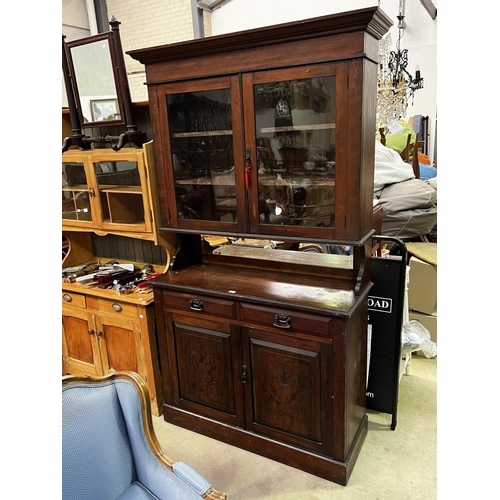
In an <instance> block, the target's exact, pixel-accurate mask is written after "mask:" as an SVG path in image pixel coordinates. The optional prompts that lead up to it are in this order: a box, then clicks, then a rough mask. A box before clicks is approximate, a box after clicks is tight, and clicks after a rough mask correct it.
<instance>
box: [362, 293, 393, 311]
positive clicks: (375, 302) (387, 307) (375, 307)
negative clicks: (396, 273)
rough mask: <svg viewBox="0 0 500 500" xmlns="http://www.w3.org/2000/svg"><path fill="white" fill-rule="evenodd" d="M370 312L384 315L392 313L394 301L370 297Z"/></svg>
mask: <svg viewBox="0 0 500 500" xmlns="http://www.w3.org/2000/svg"><path fill="white" fill-rule="evenodd" d="M368 310H371V311H378V312H384V313H389V314H390V313H391V312H392V299H388V298H386V297H371V296H370V297H368Z"/></svg>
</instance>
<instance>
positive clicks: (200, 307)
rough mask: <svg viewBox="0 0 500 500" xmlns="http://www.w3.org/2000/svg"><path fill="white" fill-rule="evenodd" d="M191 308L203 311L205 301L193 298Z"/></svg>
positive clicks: (190, 302) (190, 303)
mask: <svg viewBox="0 0 500 500" xmlns="http://www.w3.org/2000/svg"><path fill="white" fill-rule="evenodd" d="M189 309H191V310H192V311H197V312H201V311H203V301H201V300H200V299H191V300H190V301H189Z"/></svg>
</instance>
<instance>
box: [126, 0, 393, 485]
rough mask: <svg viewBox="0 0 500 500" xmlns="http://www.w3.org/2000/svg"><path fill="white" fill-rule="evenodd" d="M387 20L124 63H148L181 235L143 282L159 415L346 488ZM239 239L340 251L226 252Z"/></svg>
mask: <svg viewBox="0 0 500 500" xmlns="http://www.w3.org/2000/svg"><path fill="white" fill-rule="evenodd" d="M391 24H392V23H391V21H390V19H389V18H388V17H387V16H386V15H385V14H384V13H383V12H382V11H381V10H380V9H378V8H375V7H373V8H366V9H361V10H358V11H353V12H347V13H342V14H335V15H331V16H325V17H321V18H316V19H310V20H305V21H300V22H293V23H288V24H284V25H278V26H270V27H265V28H259V29H255V30H250V31H244V32H240V33H233V34H227V35H221V36H215V37H209V38H206V39H200V40H194V41H188V42H180V43H175V44H170V45H165V46H160V47H152V48H145V49H139V50H133V51H130V52H128V54H129V55H131V56H132V57H133V58H134V59H137V60H138V61H140V62H142V63H143V64H144V65H145V68H146V84H147V85H148V91H149V104H150V112H151V120H152V129H153V134H154V137H155V144H154V146H155V157H156V170H157V177H158V188H159V192H160V214H161V222H160V227H161V228H162V229H164V230H165V231H171V232H172V233H174V234H176V235H177V236H178V239H179V240H178V241H179V245H178V247H177V251H176V253H175V255H173V256H172V262H171V264H170V269H169V271H168V272H167V273H165V274H164V275H162V276H161V277H159V278H157V279H156V280H154V282H153V286H154V294H155V308H156V317H157V321H158V332H159V339H158V340H159V347H160V360H161V365H162V380H163V392H164V407H163V415H164V418H165V420H166V421H168V422H171V423H174V424H176V425H181V426H184V427H187V428H189V429H191V430H194V431H196V432H201V433H204V434H207V435H209V436H211V437H215V438H217V439H220V440H222V441H225V442H228V443H230V444H233V445H235V446H239V447H242V448H245V449H247V450H249V451H252V452H254V453H259V454H262V455H264V456H266V457H269V458H272V459H275V460H278V461H281V462H283V463H286V464H289V465H291V466H294V467H297V468H300V469H303V470H305V471H307V472H310V473H312V474H316V475H318V476H321V477H324V478H326V479H329V480H332V481H335V482H337V483H339V484H343V485H345V484H346V483H347V481H348V479H349V476H350V474H351V472H352V469H353V467H354V464H355V462H356V459H357V457H358V455H359V452H360V449H361V446H362V444H363V441H364V439H365V436H366V433H367V416H366V408H365V392H366V356H367V298H368V292H369V290H370V288H371V286H372V284H371V282H370V255H371V236H372V234H373V229H372V228H373V168H374V155H375V126H376V120H375V102H376V81H377V64H378V40H380V39H381V38H382V36H383V35H384V34H385V33H386V32H387V31H388V29H389V27H390V25H391ZM200 235H203V237H200ZM207 236H208V237H210V236H211V237H216V236H226V237H229V238H230V239H229V240H228V242H231V243H230V244H226V245H222V246H220V247H218V246H216V247H211V246H210V245H209V244H208V243H207V241H209V240H208V238H207ZM252 238H264V239H268V240H280V241H284V242H287V243H288V244H290V245H292V247H293V245H296V246H298V245H299V244H300V243H310V244H314V243H328V244H332V245H347V246H352V247H353V255H350V256H339V255H317V256H315V257H312V256H311V254H308V253H305V252H296V251H294V250H291V249H287V250H284V249H280V250H270V249H267V248H245V247H241V246H240V247H238V246H237V245H236V244H234V243H233V241H234V240H235V239H240V240H241V239H243V240H247V239H252ZM288 248H291V247H288Z"/></svg>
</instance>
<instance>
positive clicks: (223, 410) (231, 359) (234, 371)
mask: <svg viewBox="0 0 500 500" xmlns="http://www.w3.org/2000/svg"><path fill="white" fill-rule="evenodd" d="M172 316H173V317H172V320H173V321H172V323H171V324H170V328H171V329H172V331H171V332H170V339H169V340H168V342H169V343H170V344H171V345H172V346H175V351H176V362H177V365H178V366H177V367H172V368H173V369H171V370H170V375H171V376H172V377H174V383H173V384H172V387H173V392H174V394H173V396H174V398H173V399H174V406H178V407H180V408H182V409H184V410H186V411H191V412H194V413H197V414H199V415H203V416H206V417H208V418H213V419H215V420H218V421H221V422H225V423H228V424H232V425H237V426H240V427H242V426H243V404H242V384H241V379H240V376H241V371H240V367H241V364H240V362H239V361H238V360H239V359H240V342H239V334H238V328H237V327H236V326H234V325H228V324H226V323H218V322H212V321H206V320H202V321H200V319H199V318H190V317H187V316H178V315H175V314H174V315H172Z"/></svg>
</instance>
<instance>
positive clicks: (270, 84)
mask: <svg viewBox="0 0 500 500" xmlns="http://www.w3.org/2000/svg"><path fill="white" fill-rule="evenodd" d="M320 71H321V70H320ZM322 71H325V70H324V69H323V70H322ZM310 73H312V74H311V75H310V76H309V74H310ZM295 74H296V75H298V76H299V77H298V78H294V79H286V78H283V79H277V80H275V81H269V80H268V81H266V80H265V79H266V74H261V75H259V76H257V77H256V78H254V80H253V96H254V109H255V144H256V148H257V154H256V159H257V179H258V199H259V202H258V206H259V209H258V211H259V215H258V217H259V222H258V224H259V225H260V226H261V228H260V230H261V232H265V231H266V229H265V226H269V225H273V226H300V227H303V228H317V227H325V228H333V226H334V202H335V149H336V134H335V132H336V78H335V76H334V75H326V76H324V75H323V74H321V72H319V71H318V68H315V69H314V70H312V71H302V72H300V71H299V72H295ZM301 74H307V77H305V78H300V75H301ZM271 75H272V76H274V77H276V76H280V75H279V72H273V73H272V74H271ZM283 76H285V75H283ZM267 77H269V75H267ZM262 226H264V227H262Z"/></svg>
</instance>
